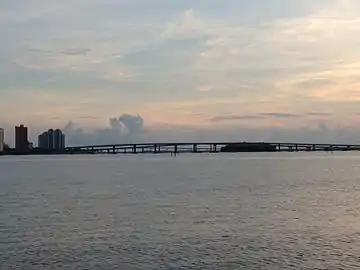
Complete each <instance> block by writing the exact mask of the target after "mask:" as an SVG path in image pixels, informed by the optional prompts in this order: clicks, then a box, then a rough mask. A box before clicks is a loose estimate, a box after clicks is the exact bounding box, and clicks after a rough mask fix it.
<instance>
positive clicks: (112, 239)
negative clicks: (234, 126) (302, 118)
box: [0, 153, 360, 270]
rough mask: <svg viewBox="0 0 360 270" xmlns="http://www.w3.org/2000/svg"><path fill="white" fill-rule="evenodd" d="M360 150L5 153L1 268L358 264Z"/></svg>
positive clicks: (0, 187) (0, 177) (0, 163)
mask: <svg viewBox="0 0 360 270" xmlns="http://www.w3.org/2000/svg"><path fill="white" fill-rule="evenodd" d="M359 254H360V156H356V155H355V154H345V153H339V154H338V153H336V154H334V155H333V156H331V155H328V154H289V153H281V154H275V155H273V156H271V155H265V154H262V155H259V154H254V155H250V154H249V155H247V156H246V155H227V156H221V155H218V156H216V155H215V156H206V155H193V156H191V155H189V156H186V155H184V156H178V157H169V156H136V157H135V156H127V157H120V156H102V157H100V156H93V157H51V158H43V157H35V158H31V157H26V158H1V159H0V269H337V270H338V269H359V267H360V257H359Z"/></svg>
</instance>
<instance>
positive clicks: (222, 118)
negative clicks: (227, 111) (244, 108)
mask: <svg viewBox="0 0 360 270" xmlns="http://www.w3.org/2000/svg"><path fill="white" fill-rule="evenodd" d="M261 119H264V117H263V116H260V115H244V116H239V115H219V116H215V117H213V118H211V119H210V121H212V122H221V121H233V120H261Z"/></svg>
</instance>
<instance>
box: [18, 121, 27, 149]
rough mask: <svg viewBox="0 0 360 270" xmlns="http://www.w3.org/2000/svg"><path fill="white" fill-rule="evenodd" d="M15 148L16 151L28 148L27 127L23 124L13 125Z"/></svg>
mask: <svg viewBox="0 0 360 270" xmlns="http://www.w3.org/2000/svg"><path fill="white" fill-rule="evenodd" d="M15 149H16V151H27V150H29V141H28V128H27V127H25V126H24V125H20V126H16V127H15Z"/></svg>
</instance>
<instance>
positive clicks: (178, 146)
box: [65, 142, 360, 154]
mask: <svg viewBox="0 0 360 270" xmlns="http://www.w3.org/2000/svg"><path fill="white" fill-rule="evenodd" d="M239 144H240V145H243V146H244V145H245V146H249V145H267V146H271V148H272V149H273V150H275V151H278V152H282V151H290V152H293V151H296V152H300V151H360V145H355V144H326V143H321V144H313V143H279V142H166V143H135V144H108V145H86V146H73V147H67V148H66V149H65V152H66V153H91V154H101V153H113V154H128V153H132V154H141V153H175V154H176V153H183V152H191V153H216V152H221V151H222V148H223V147H225V146H228V145H239ZM234 152H268V151H265V150H264V151H234Z"/></svg>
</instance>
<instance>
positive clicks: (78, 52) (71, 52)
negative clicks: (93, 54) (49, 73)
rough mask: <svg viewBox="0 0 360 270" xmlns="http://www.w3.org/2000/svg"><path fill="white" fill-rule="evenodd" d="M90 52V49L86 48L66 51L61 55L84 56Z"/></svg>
mask: <svg viewBox="0 0 360 270" xmlns="http://www.w3.org/2000/svg"><path fill="white" fill-rule="evenodd" d="M90 51H91V49H88V48H77V49H67V50H65V51H62V54H65V55H86V54H87V53H88V52H90Z"/></svg>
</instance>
